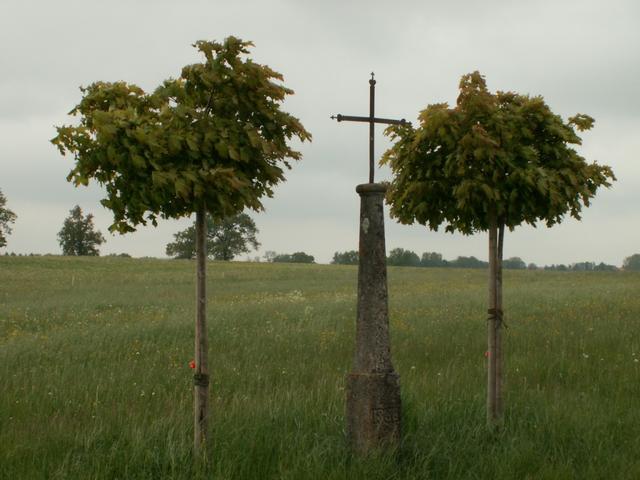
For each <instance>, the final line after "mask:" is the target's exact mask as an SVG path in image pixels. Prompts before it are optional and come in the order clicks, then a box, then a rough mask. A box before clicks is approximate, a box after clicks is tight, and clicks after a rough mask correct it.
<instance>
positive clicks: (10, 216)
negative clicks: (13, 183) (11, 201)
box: [0, 190, 17, 248]
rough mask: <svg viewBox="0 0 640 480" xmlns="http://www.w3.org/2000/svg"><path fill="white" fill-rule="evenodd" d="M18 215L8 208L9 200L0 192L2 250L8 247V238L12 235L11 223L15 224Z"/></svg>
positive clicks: (0, 243)
mask: <svg viewBox="0 0 640 480" xmlns="http://www.w3.org/2000/svg"><path fill="white" fill-rule="evenodd" d="M16 218H17V217H16V214H15V213H13V212H12V211H11V210H9V208H7V198H6V197H5V196H4V194H3V193H2V190H0V248H2V247H5V246H6V245H7V236H8V235H9V234H10V233H11V226H10V224H11V223H15V221H16Z"/></svg>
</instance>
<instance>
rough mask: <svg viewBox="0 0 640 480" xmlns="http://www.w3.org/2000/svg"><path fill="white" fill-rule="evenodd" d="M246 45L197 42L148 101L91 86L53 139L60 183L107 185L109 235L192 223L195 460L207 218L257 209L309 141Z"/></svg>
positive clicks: (281, 91)
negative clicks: (171, 221)
mask: <svg viewBox="0 0 640 480" xmlns="http://www.w3.org/2000/svg"><path fill="white" fill-rule="evenodd" d="M251 46H253V44H252V43H251V42H246V41H242V40H240V39H239V38H236V37H232V36H230V37H228V38H226V39H225V40H224V42H222V43H218V42H211V41H198V42H196V44H195V45H194V47H196V48H197V50H198V52H199V53H200V54H201V55H202V57H204V60H203V61H202V62H199V63H194V64H191V65H186V66H184V67H183V68H182V70H181V72H180V74H179V75H178V76H176V77H173V78H168V79H167V80H165V81H164V82H162V84H160V85H159V86H158V87H157V88H156V89H155V90H154V91H153V92H149V93H148V92H145V91H144V90H143V89H142V88H140V87H138V86H137V85H133V84H128V83H125V82H122V81H119V82H113V83H112V82H95V83H93V84H91V85H89V86H88V87H86V88H83V89H82V92H83V98H82V100H81V101H80V103H79V104H78V105H77V106H76V107H75V108H74V109H73V110H72V111H71V113H72V114H73V115H79V116H80V118H79V121H78V122H77V123H76V124H75V125H65V126H62V127H58V128H57V132H58V135H57V136H56V138H54V139H53V140H52V141H53V143H54V144H55V145H57V146H58V148H59V149H60V151H61V153H63V154H64V153H67V152H68V153H71V154H73V155H74V156H75V165H74V168H73V170H72V171H71V173H70V174H69V176H68V177H67V179H68V180H70V181H73V182H74V183H75V184H76V185H87V184H88V182H89V180H90V179H95V180H96V181H97V182H98V183H100V184H102V185H104V186H105V190H106V193H107V196H106V198H105V199H103V200H102V204H103V205H104V206H105V207H107V208H109V209H110V210H111V211H112V212H113V216H114V221H113V224H112V225H111V227H109V228H110V230H112V231H118V232H121V233H125V232H131V231H134V230H135V229H136V227H137V226H138V225H140V224H143V225H144V224H146V223H147V222H151V223H152V224H153V225H156V223H157V219H158V218H182V217H185V216H189V215H191V214H193V213H195V214H196V230H197V231H196V237H197V242H196V250H197V266H196V279H197V281H196V305H197V308H196V309H195V311H196V341H195V346H196V352H195V370H194V396H195V404H194V407H195V408H194V452H196V455H197V456H199V457H200V456H202V454H206V450H207V448H206V446H207V443H209V442H208V441H207V439H208V435H207V423H208V417H209V408H208V400H209V394H208V392H209V366H208V358H209V357H208V341H207V328H206V305H207V302H206V262H205V259H206V219H205V215H206V214H207V213H209V214H210V215H213V216H214V217H215V218H216V219H218V218H224V217H227V216H229V215H236V214H238V213H240V212H242V211H243V210H245V209H246V208H250V209H252V210H255V211H258V210H262V209H263V204H262V201H261V200H262V199H263V198H264V197H271V196H272V195H273V190H274V187H275V186H276V185H278V184H279V183H280V182H282V181H284V179H285V177H284V172H285V170H286V169H289V168H290V167H291V161H292V160H298V159H300V158H301V154H300V152H298V151H296V150H294V149H293V148H291V146H290V145H289V143H290V141H291V140H292V139H293V138H294V137H297V138H298V139H300V140H301V141H305V140H310V139H311V135H310V134H309V133H308V132H307V131H306V130H305V128H304V127H303V126H302V124H301V123H300V121H299V120H298V119H297V118H295V117H293V116H292V115H290V114H288V113H286V112H285V111H283V110H282V109H281V106H282V103H283V102H284V100H285V97H286V96H287V95H290V94H292V93H293V91H292V90H290V89H289V88H287V87H285V86H284V85H283V84H282V80H283V77H282V75H281V74H279V73H278V72H276V71H275V70H273V69H271V68H270V67H268V66H267V65H261V64H260V63H258V62H254V61H253V60H251V59H250V58H247V55H248V54H249V48H250V47H251Z"/></svg>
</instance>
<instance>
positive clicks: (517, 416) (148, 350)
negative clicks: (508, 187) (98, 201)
mask: <svg viewBox="0 0 640 480" xmlns="http://www.w3.org/2000/svg"><path fill="white" fill-rule="evenodd" d="M356 273H357V270H356V268H355V267H350V266H328V265H325V266H322V265H294V264H259V263H217V262H211V263H209V265H208V285H207V286H208V295H209V301H208V319H209V335H210V350H211V356H210V365H211V369H212V417H213V419H212V420H213V421H212V436H213V438H214V450H213V462H212V468H211V471H210V475H209V477H208V478H216V479H257V480H260V479H270V478H273V479H292V480H293V479H322V480H328V479H367V480H370V479H455V480H460V479H485V478H486V479H489V478H491V479H554V480H557V479H596V478H599V479H627V478H628V479H636V478H640V455H639V452H640V408H639V407H640V363H639V361H640V295H639V293H640V275H638V274H631V273H623V272H614V273H604V272H602V273H601V272H594V273H565V272H544V271H506V272H505V275H504V277H505V279H504V281H505V284H504V303H505V312H506V316H505V321H506V323H507V324H508V326H509V328H508V330H507V331H506V333H505V348H506V392H505V395H506V419H505V425H504V429H503V430H502V431H501V432H500V433H497V434H491V433H489V432H488V431H487V429H486V423H485V410H484V409H485V357H484V352H485V350H486V333H485V332H486V321H485V320H486V308H487V306H486V300H487V298H486V297H487V293H486V292H487V275H488V273H487V272H486V271H484V270H456V269H424V268H421V269H418V268H390V269H389V289H390V317H391V331H392V342H393V346H392V353H393V356H394V363H395V367H396V370H397V371H398V373H399V374H400V381H401V385H402V398H403V429H404V431H403V444H402V447H401V448H400V450H399V451H398V452H397V454H396V455H388V456H379V457H372V458H368V459H366V460H362V459H358V458H352V457H351V456H350V455H349V453H348V450H347V448H346V445H345V439H344V436H345V434H344V398H345V392H344V385H345V375H346V373H347V372H348V371H349V369H350V364H351V356H352V352H353V337H354V322H355V303H356V292H355V288H356ZM194 281H195V263H194V262H189V261H178V260H153V259H126V258H93V259H91V258H65V257H22V258H15V257H0V478H2V479H11V480H13V479H18V480H20V479H26V480H30V479H65V480H66V479H192V478H197V476H198V472H196V471H195V470H194V469H193V467H192V464H191V444H192V432H193V426H192V408H193V400H192V371H191V370H190V369H189V366H188V363H189V361H190V360H191V359H192V358H193V317H194V306H195V305H194V303H195V302H194V300H195V287H194Z"/></svg>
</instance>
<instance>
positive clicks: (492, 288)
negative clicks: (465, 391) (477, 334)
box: [487, 218, 498, 427]
mask: <svg viewBox="0 0 640 480" xmlns="http://www.w3.org/2000/svg"><path fill="white" fill-rule="evenodd" d="M497 237H498V227H497V222H496V220H495V218H494V219H493V220H492V221H491V223H490V225H489V310H488V313H489V318H488V320H487V344H488V348H487V354H488V359H487V360H488V372H487V373H488V375H487V423H488V424H489V426H490V427H493V426H495V424H496V422H497V419H498V411H497V402H496V398H497V396H496V387H497V383H496V373H497V372H496V367H497V362H496V360H497V355H496V354H497V348H496V347H497V342H496V340H497V338H496V331H497V328H496V327H497V315H496V313H497V303H498V296H497V291H498V288H497V287H498V285H497V279H498V261H497V260H498V238H497Z"/></svg>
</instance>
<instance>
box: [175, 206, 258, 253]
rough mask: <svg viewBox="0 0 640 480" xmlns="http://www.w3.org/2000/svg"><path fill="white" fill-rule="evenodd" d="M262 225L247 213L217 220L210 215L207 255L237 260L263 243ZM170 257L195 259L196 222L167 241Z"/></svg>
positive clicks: (208, 216) (208, 217) (208, 218)
mask: <svg viewBox="0 0 640 480" xmlns="http://www.w3.org/2000/svg"><path fill="white" fill-rule="evenodd" d="M257 234H258V228H257V227H256V224H255V222H254V221H253V219H252V218H251V217H250V216H249V215H247V214H246V213H240V214H238V215H232V216H230V217H225V218H223V219H221V220H218V221H216V220H214V219H213V217H211V215H207V242H206V249H207V256H208V257H209V258H213V259H215V260H233V258H234V257H235V256H237V255H241V254H243V253H247V252H249V250H250V249H254V250H255V249H257V248H259V247H260V243H259V242H258V239H257V238H256V235H257ZM166 253H167V255H168V256H169V257H174V258H187V259H192V258H195V256H196V226H195V223H194V224H193V225H192V226H190V227H188V228H186V229H185V230H182V231H180V232H178V233H176V234H174V241H173V242H171V243H169V244H167V248H166Z"/></svg>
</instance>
